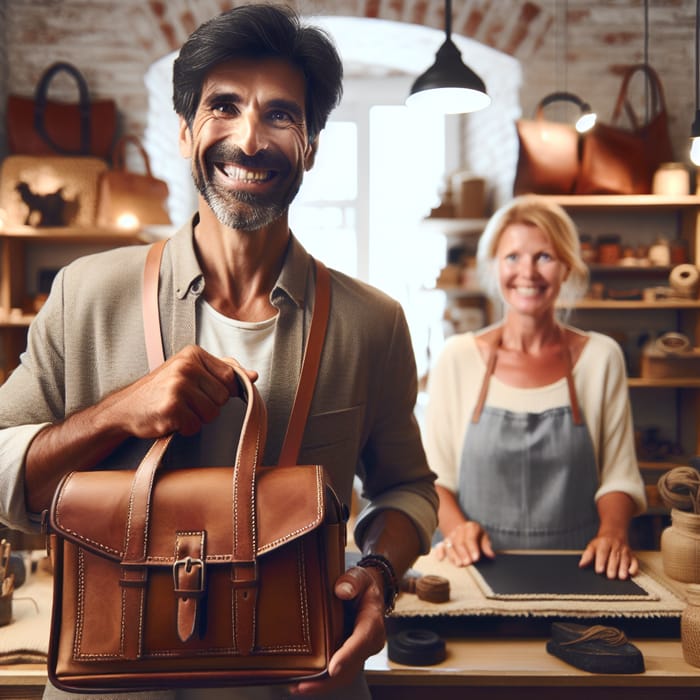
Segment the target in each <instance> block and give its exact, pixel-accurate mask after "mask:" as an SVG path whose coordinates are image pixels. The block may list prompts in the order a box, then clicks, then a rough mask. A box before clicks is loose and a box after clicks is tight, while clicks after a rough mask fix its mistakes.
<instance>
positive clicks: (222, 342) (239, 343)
mask: <svg viewBox="0 0 700 700" xmlns="http://www.w3.org/2000/svg"><path fill="white" fill-rule="evenodd" d="M196 324H197V325H196V327H197V344H198V345H199V346H200V347H202V348H204V349H205V350H206V351H207V352H210V353H211V354H212V355H216V356H217V357H232V358H234V359H235V360H236V361H237V362H238V363H239V364H240V365H241V366H242V367H244V368H245V369H252V370H255V371H256V372H257V373H258V379H257V380H256V382H255V386H256V387H257V389H258V391H259V392H260V396H262V398H263V400H264V401H266V400H267V397H268V394H269V391H270V370H271V367H272V349H273V346H274V342H275V329H276V328H277V315H275V316H273V317H272V318H268V319H266V320H265V321H259V322H254V323H251V322H248V321H238V320H236V319H233V318H229V317H228V316H224V315H223V314H220V313H219V312H218V311H217V310H216V309H214V308H213V307H212V306H211V305H210V304H208V303H207V302H206V301H204V300H201V301H200V303H199V304H198V305H197V320H196ZM244 412H245V406H244V405H243V403H242V402H241V401H229V402H228V403H227V404H226V405H225V406H223V407H222V409H221V413H220V414H219V416H218V417H217V418H216V419H215V420H214V421H213V422H211V423H208V424H206V425H204V426H203V427H202V430H201V435H202V440H201V441H200V444H201V445H202V446H206V450H207V454H206V461H207V462H208V463H209V464H212V465H216V464H220V465H224V464H233V459H234V458H235V454H236V446H237V445H238V440H239V437H240V426H241V424H242V422H243V415H244Z"/></svg>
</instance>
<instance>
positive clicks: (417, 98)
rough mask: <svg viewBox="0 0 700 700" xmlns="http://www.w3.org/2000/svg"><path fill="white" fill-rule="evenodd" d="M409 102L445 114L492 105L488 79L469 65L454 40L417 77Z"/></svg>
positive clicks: (448, 41) (410, 104)
mask: <svg viewBox="0 0 700 700" xmlns="http://www.w3.org/2000/svg"><path fill="white" fill-rule="evenodd" d="M406 104H407V105H409V106H411V107H413V106H420V107H426V108H431V109H434V110H437V111H441V112H444V113H445V114H457V113H460V112H475V111H477V110H479V109H484V108H485V107H488V106H489V105H490V104H491V98H490V97H489V96H488V94H487V93H486V86H485V85H484V81H483V80H482V79H481V78H480V77H479V76H478V75H477V74H476V73H475V72H474V71H473V70H471V68H469V67H468V66H466V65H465V64H464V62H463V61H462V54H461V53H460V51H459V49H458V48H457V47H456V46H455V44H454V42H453V41H452V39H450V38H449V36H448V37H447V39H446V40H445V43H444V44H443V45H442V46H441V47H440V48H439V49H438V52H437V54H436V55H435V63H433V65H432V66H430V68H428V70H426V71H425V73H423V74H422V75H420V76H418V78H416V80H415V82H414V83H413V86H412V87H411V92H410V94H409V96H408V98H407V99H406Z"/></svg>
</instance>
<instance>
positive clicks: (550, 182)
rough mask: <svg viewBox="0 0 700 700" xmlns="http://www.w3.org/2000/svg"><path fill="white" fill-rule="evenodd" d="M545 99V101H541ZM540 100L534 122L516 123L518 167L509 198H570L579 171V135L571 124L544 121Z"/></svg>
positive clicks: (522, 120)
mask: <svg viewBox="0 0 700 700" xmlns="http://www.w3.org/2000/svg"><path fill="white" fill-rule="evenodd" d="M545 99H546V98H545ZM543 102H544V100H540V102H539V104H538V105H537V109H536V110H535V118H534V119H518V120H517V121H516V122H515V128H516V131H517V134H518V144H519V150H518V164H517V169H516V173H515V182H514V184H513V194H515V195H519V194H526V193H529V192H534V193H536V194H570V193H571V192H573V190H574V184H575V182H576V177H577V175H578V169H579V138H580V137H579V134H578V132H577V131H576V129H575V127H574V126H573V125H571V124H564V123H562V122H555V121H550V120H547V119H545V118H544V108H545V105H544V104H543Z"/></svg>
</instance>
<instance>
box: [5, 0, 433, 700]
mask: <svg viewBox="0 0 700 700" xmlns="http://www.w3.org/2000/svg"><path fill="white" fill-rule="evenodd" d="M341 81H342V65H341V62H340V58H339V56H338V55H337V52H336V50H335V48H334V47H333V45H332V43H331V42H330V40H329V39H328V38H327V37H326V36H325V35H324V34H323V33H322V32H320V31H319V30H317V29H315V28H312V27H302V26H301V25H300V23H299V20H298V18H297V17H296V16H295V15H294V14H293V13H292V12H291V11H289V10H286V9H281V8H275V7H273V6H266V5H260V6H254V5H251V6H245V7H239V8H236V9H234V10H232V11H229V12H227V13H224V14H222V15H220V16H218V17H215V18H214V19H212V20H210V21H209V22H207V23H205V24H204V25H202V26H201V27H200V28H199V29H198V30H196V31H195V32H194V33H193V34H192V36H191V37H190V38H189V39H188V41H187V42H186V43H185V45H184V46H183V48H182V50H181V52H180V55H179V57H178V59H177V61H176V62H175V66H174V81H173V82H174V104H175V109H176V111H177V113H178V115H179V118H180V133H179V142H180V149H181V152H182V154H183V156H185V157H186V158H189V159H191V169H192V175H193V178H194V181H195V184H196V186H197V189H198V191H199V205H198V211H197V213H196V215H195V216H194V217H193V219H192V221H191V222H190V223H189V224H187V225H186V226H184V227H183V228H182V229H181V230H180V231H178V232H177V233H176V234H175V235H174V236H173V237H172V238H171V239H170V240H169V241H168V243H167V245H166V248H165V251H164V257H163V263H162V266H161V280H160V292H159V305H160V313H161V318H162V321H161V325H162V330H163V336H164V347H165V355H166V358H167V361H166V362H165V363H164V364H163V365H162V366H161V367H160V368H158V369H156V370H155V371H153V372H150V373H149V372H148V364H147V360H146V352H145V345H144V338H143V329H142V320H141V306H140V304H141V301H140V287H141V276H142V272H143V266H144V260H145V254H146V247H145V246H144V247H142V248H123V249H118V250H113V251H109V252H107V253H102V254H99V255H97V256H90V257H86V258H83V259H81V260H78V261H76V262H74V263H73V264H71V265H69V266H68V267H67V268H65V269H64V270H62V271H61V272H60V273H59V274H58V276H57V278H56V282H55V283H54V287H53V289H52V292H51V295H50V297H49V299H48V301H47V302H46V304H45V306H44V308H43V309H42V311H41V312H40V314H39V315H38V317H37V319H36V321H35V322H34V323H33V325H32V327H31V328H30V331H29V339H28V347H27V350H26V352H25V353H24V354H23V356H22V359H21V364H20V366H19V367H18V368H17V369H16V371H15V372H14V373H13V374H12V375H11V377H10V378H9V379H8V381H7V382H6V384H5V385H4V386H3V387H2V388H0V428H2V429H1V430H0V483H1V486H2V488H1V489H0V493H1V496H0V499H1V501H0V519H1V520H3V521H4V522H6V523H8V524H10V525H12V526H14V527H20V528H23V529H30V528H32V527H33V523H35V522H36V520H37V518H38V515H39V514H40V513H41V512H42V511H43V510H44V509H46V508H47V507H48V506H49V504H50V501H51V496H52V493H53V491H54V489H55V487H56V485H57V483H58V481H59V480H60V479H61V477H62V476H63V475H64V474H65V473H67V472H69V471H72V470H74V469H76V468H78V469H90V468H94V467H96V466H98V465H99V466H100V467H101V468H109V467H110V466H124V465H129V466H135V465H136V464H137V463H138V461H139V459H140V457H141V456H142V455H143V453H144V452H145V450H146V449H147V448H148V446H149V445H150V443H151V441H152V439H153V438H156V437H158V436H162V435H166V434H169V433H172V432H175V433H177V437H176V440H178V441H179V442H178V445H177V447H176V448H175V449H172V448H171V451H172V453H173V455H174V459H175V461H176V464H175V466H178V462H179V464H180V465H181V466H182V465H185V464H188V465H189V466H193V465H196V464H201V465H205V464H213V463H224V460H228V463H231V460H232V458H233V454H234V452H235V447H236V443H237V439H238V432H236V431H232V428H231V424H232V423H236V404H237V403H240V402H237V401H236V400H234V401H231V402H229V398H230V397H231V396H235V395H236V392H237V390H236V382H235V380H234V373H233V370H232V368H231V365H230V362H231V361H232V360H231V359H229V358H233V360H235V361H236V362H238V363H239V364H240V365H241V366H242V367H245V368H247V371H249V372H250V373H251V376H252V377H253V378H255V379H256V380H257V385H258V388H259V389H260V393H261V395H262V396H263V398H264V399H265V401H266V403H267V406H268V416H269V427H268V441H267V445H266V448H265V455H264V460H263V463H265V464H275V463H276V459H277V456H278V453H279V450H280V447H281V443H282V439H283V436H284V431H285V428H286V423H287V420H288V416H289V412H290V410H291V405H292V402H293V398H294V392H295V389H296V386H297V382H298V377H299V369H300V366H301V355H302V348H303V345H304V342H305V340H306V335H307V332H308V324H309V319H310V314H311V311H312V309H313V289H314V286H313V283H314V274H315V273H314V267H313V264H312V260H311V258H310V256H309V255H308V254H307V253H306V251H305V250H304V249H303V248H302V246H301V245H300V244H299V242H298V241H297V240H296V239H295V238H294V236H293V235H292V234H291V232H290V231H289V228H288V221H287V212H288V207H289V205H290V203H291V202H292V200H293V199H294V196H295V195H296V193H297V191H298V189H299V186H300V185H301V182H302V179H303V175H304V171H305V170H308V169H309V168H311V166H312V164H313V159H314V154H315V151H316V148H317V146H318V137H319V133H320V131H321V130H322V128H323V127H324V126H325V123H326V120H327V117H328V115H329V113H330V111H331V110H332V109H333V107H335V106H336V105H337V103H338V102H339V100H340V96H341V93H342V87H341ZM331 300H332V301H331V315H330V319H329V325H328V330H327V335H326V341H325V345H324V350H323V355H322V358H321V365H320V369H319V376H318V380H317V386H316V391H315V394H314V398H313V403H312V407H311V415H310V417H309V421H308V423H307V428H306V431H305V436H304V441H303V444H302V449H301V455H300V459H301V460H302V462H303V463H311V462H314V463H320V464H323V465H324V466H325V467H326V468H327V470H328V472H329V475H330V478H331V480H332V482H333V483H334V486H335V488H336V489H337V491H338V493H339V495H340V497H341V499H342V500H343V501H344V502H345V503H346V504H348V505H349V503H350V499H351V492H352V485H353V479H354V477H355V475H356V474H358V475H359V476H360V478H361V479H362V482H363V495H364V496H365V498H367V499H368V501H369V505H368V506H367V508H366V509H365V510H364V511H363V512H362V513H361V514H360V516H359V518H358V521H357V525H356V529H355V539H356V541H357V542H358V543H359V545H360V547H361V549H362V551H363V553H364V554H373V555H380V557H379V560H380V563H379V564H378V563H377V560H376V559H370V560H369V561H367V563H366V565H365V566H355V567H352V568H350V569H349V570H348V571H347V572H346V573H345V574H344V575H343V576H341V577H340V578H339V579H338V581H337V582H336V585H335V593H336V595H337V596H338V597H340V598H341V599H343V600H345V601H347V605H349V606H351V607H352V608H353V609H354V611H355V626H354V630H353V632H352V634H351V635H350V636H349V638H348V639H347V640H346V642H345V643H344V644H343V646H342V647H341V648H340V649H339V650H338V651H337V652H336V654H335V655H334V656H333V658H332V660H331V663H330V668H329V677H328V678H326V679H324V680H323V681H313V682H311V681H309V682H304V683H300V684H298V685H295V686H294V687H292V688H279V687H278V688H251V689H227V690H225V691H222V693H223V694H222V695H221V697H256V698H258V697H283V696H286V695H287V694H288V693H292V694H312V695H316V694H318V695H320V696H328V697H334V698H343V697H348V698H361V697H369V694H368V691H367V688H366V685H365V683H364V680H363V678H362V674H361V671H362V667H363V664H364V661H365V659H366V658H367V657H368V656H370V655H371V654H373V653H376V652H377V651H379V650H380V649H381V647H382V645H383V643H384V640H385V633H384V624H383V615H384V611H385V607H386V604H387V603H388V602H390V601H389V598H390V597H391V595H392V593H393V591H391V590H387V585H386V584H387V577H386V574H387V571H386V567H385V566H383V565H382V564H381V562H384V561H386V562H389V563H390V566H393V569H394V570H395V573H396V574H397V575H398V576H400V575H401V574H402V573H403V572H404V571H405V570H406V569H407V568H408V567H409V566H410V564H411V563H412V562H413V561H414V559H415V558H416V557H417V556H418V555H419V554H421V553H424V552H426V551H427V550H428V549H429V546H430V539H431V535H432V532H433V529H434V527H435V525H436V507H437V498H436V494H435V490H434V486H433V478H434V476H433V474H432V473H431V472H430V470H429V469H428V467H427V464H426V461H425V456H424V453H423V449H422V447H421V443H420V439H419V434H418V430H417V426H416V423H415V421H414V419H413V415H412V410H413V405H414V401H415V397H416V372H415V365H414V359H413V355H412V350H411V345H410V342H409V334H408V329H407V326H406V322H405V319H404V315H403V312H402V311H401V309H400V307H399V305H398V304H397V303H396V302H394V301H393V300H391V299H389V298H388V297H386V296H385V295H383V294H381V293H380V292H378V291H376V290H374V289H372V288H370V287H368V286H366V285H363V284H361V283H359V282H357V281H355V280H352V279H350V278H348V277H346V276H344V275H342V274H340V273H338V272H334V271H331ZM223 358H226V359H223ZM239 424H240V416H239V417H238V427H237V428H236V430H239V428H240V425H239ZM232 432H233V434H232ZM34 526H35V525H34ZM382 557H384V558H385V559H382ZM389 588H390V587H389ZM209 692H212V693H216V691H206V692H205V691H201V690H199V691H191V692H190V694H187V692H185V691H181V692H180V694H177V695H174V694H167V693H150V694H148V697H149V698H151V697H168V698H169V697H178V698H183V697H209V695H208V693H209ZM46 697H63V694H62V693H59V692H58V691H56V690H55V689H53V688H51V687H49V688H47V692H46ZM110 697H112V696H111V695H110ZM217 697H218V696H217Z"/></svg>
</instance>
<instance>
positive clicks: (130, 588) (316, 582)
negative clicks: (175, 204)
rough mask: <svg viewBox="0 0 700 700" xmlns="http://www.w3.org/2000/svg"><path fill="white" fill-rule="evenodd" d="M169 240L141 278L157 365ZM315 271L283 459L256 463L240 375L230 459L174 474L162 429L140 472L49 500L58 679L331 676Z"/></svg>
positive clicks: (336, 611)
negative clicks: (310, 431) (312, 408)
mask: <svg viewBox="0 0 700 700" xmlns="http://www.w3.org/2000/svg"><path fill="white" fill-rule="evenodd" d="M162 246H163V243H162V242H161V243H160V244H155V245H154V246H153V247H152V249H151V255H149V262H147V265H146V268H147V270H149V269H150V270H151V274H150V277H149V274H147V275H146V279H145V282H144V297H145V311H144V325H145V328H146V334H147V338H150V341H149V342H148V343H147V347H148V350H149V364H150V365H151V367H154V366H157V365H158V363H159V362H161V361H162V358H163V350H162V342H160V333H159V331H160V325H159V320H158V307H157V286H158V283H157V279H158V270H159V267H160V251H161V250H162ZM154 251H155V253H154ZM154 256H155V257H154ZM154 268H155V274H153V269H154ZM316 269H317V292H316V301H315V305H314V316H313V319H312V323H311V329H310V333H309V340H308V342H307V350H306V353H305V356H304V361H303V363H302V372H301V378H300V382H299V386H298V388H297V397H296V399H295V405H294V409H293V411H292V416H291V418H290V423H289V426H288V429H287V435H286V438H285V442H284V446H283V448H282V452H281V455H280V461H279V464H278V465H277V466H274V467H261V466H260V464H259V461H260V458H261V455H262V453H263V448H264V445H265V438H266V428H267V418H266V410H265V404H264V403H263V401H262V400H261V398H260V395H259V394H258V391H257V389H256V388H255V386H254V385H253V384H252V383H251V382H250V380H249V379H248V377H247V376H246V374H245V373H244V372H242V371H237V377H238V380H239V382H240V384H241V387H242V389H243V393H244V394H245V396H246V400H247V403H246V414H245V419H244V424H243V429H242V434H241V438H240V442H239V444H238V450H237V454H236V460H235V464H234V465H224V466H213V467H198V468H191V469H187V468H185V469H167V468H165V467H164V466H163V465H162V458H163V455H164V453H165V452H166V451H167V449H168V445H169V443H170V440H171V438H170V437H166V438H161V439H158V440H156V441H155V442H154V443H153V445H152V447H151V449H150V450H149V452H148V454H147V455H146V457H145V458H144V459H143V461H142V462H141V464H140V465H139V466H138V468H137V469H136V470H135V471H134V470H118V471H88V472H73V473H71V474H69V475H67V476H66V477H65V478H64V479H63V481H62V482H61V484H60V486H59V487H58V489H57V491H56V494H55V497H54V501H53V504H52V507H51V511H50V532H51V533H52V536H51V539H52V544H53V556H54V562H55V571H54V576H55V584H54V607H53V616H52V625H51V638H50V646H49V663H48V670H49V677H50V679H51V682H52V683H53V684H54V685H56V686H58V687H59V688H62V689H64V690H69V691H77V692H115V691H119V690H138V689H149V688H167V687H174V686H190V687H198V686H217V685H218V686H226V685H254V684H262V683H265V684H267V683H274V682H289V681H294V680H300V679H304V678H313V677H321V676H323V675H324V674H325V673H326V671H327V667H328V663H329V660H330V658H331V655H332V654H333V652H334V651H335V650H336V649H337V647H338V646H339V645H340V644H341V642H342V638H343V607H342V603H341V601H340V600H339V599H338V598H336V597H335V595H334V594H333V585H334V582H335V580H336V578H337V577H338V576H339V575H340V574H341V573H342V572H343V571H344V568H345V564H344V548H345V512H346V511H345V509H344V508H343V506H342V505H341V503H340V502H339V500H338V499H337V497H336V496H335V494H334V493H333V490H332V488H331V487H330V484H329V482H328V479H327V476H326V473H325V470H324V468H323V467H322V466H320V465H304V466H298V465H297V464H296V457H297V454H298V451H299V446H300V444H301V436H302V432H303V429H304V426H305V424H306V417H307V415H308V409H309V405H310V401H311V397H312V395H313V385H314V383H315V378H316V373H317V367H318V362H319V356H320V351H321V346H322V344H323V338H324V336H325V325H326V319H327V315H328V306H329V287H330V284H329V280H328V272H327V270H326V268H325V267H324V266H322V265H321V264H320V263H318V262H317V268H316ZM154 333H155V334H157V337H158V342H157V343H156V342H154V341H153V339H152V336H153V335H154Z"/></svg>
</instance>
